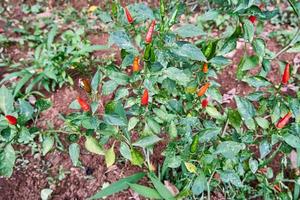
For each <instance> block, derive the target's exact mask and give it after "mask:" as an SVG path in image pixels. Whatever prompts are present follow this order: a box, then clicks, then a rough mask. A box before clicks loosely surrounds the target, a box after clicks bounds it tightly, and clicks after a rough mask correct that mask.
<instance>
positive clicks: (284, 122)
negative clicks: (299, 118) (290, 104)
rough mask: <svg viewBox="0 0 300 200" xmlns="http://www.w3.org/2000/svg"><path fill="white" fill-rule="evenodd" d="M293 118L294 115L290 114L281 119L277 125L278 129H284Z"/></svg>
mask: <svg viewBox="0 0 300 200" xmlns="http://www.w3.org/2000/svg"><path fill="white" fill-rule="evenodd" d="M291 117H292V113H291V112H288V113H287V114H286V115H285V116H284V117H283V118H281V119H280V120H279V121H278V122H277V124H276V127H277V128H283V127H284V126H285V125H286V124H287V123H288V122H289V120H290V118H291Z"/></svg>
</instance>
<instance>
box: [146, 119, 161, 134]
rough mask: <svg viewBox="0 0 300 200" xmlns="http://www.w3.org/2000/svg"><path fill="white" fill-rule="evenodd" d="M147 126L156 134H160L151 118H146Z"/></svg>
mask: <svg viewBox="0 0 300 200" xmlns="http://www.w3.org/2000/svg"><path fill="white" fill-rule="evenodd" d="M147 125H148V126H149V128H150V129H151V131H153V132H154V133H156V134H159V133H160V125H159V124H158V123H157V122H156V121H155V120H154V119H152V118H147Z"/></svg>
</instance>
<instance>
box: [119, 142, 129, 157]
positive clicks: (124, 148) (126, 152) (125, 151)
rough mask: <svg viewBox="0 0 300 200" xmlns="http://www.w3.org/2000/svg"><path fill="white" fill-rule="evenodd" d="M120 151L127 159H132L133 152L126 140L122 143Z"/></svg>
mask: <svg viewBox="0 0 300 200" xmlns="http://www.w3.org/2000/svg"><path fill="white" fill-rule="evenodd" d="M120 153H121V155H122V156H123V157H124V158H126V159H127V160H131V153H130V148H129V146H128V145H127V144H126V143H124V142H121V144H120Z"/></svg>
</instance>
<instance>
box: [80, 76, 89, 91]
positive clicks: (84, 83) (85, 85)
mask: <svg viewBox="0 0 300 200" xmlns="http://www.w3.org/2000/svg"><path fill="white" fill-rule="evenodd" d="M79 85H80V87H81V88H83V89H84V90H85V91H86V92H87V93H91V92H92V88H91V82H90V80H89V79H87V78H83V79H79Z"/></svg>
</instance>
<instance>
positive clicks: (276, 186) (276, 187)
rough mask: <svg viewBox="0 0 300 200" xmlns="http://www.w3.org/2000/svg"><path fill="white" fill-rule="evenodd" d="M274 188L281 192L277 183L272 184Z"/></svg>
mask: <svg viewBox="0 0 300 200" xmlns="http://www.w3.org/2000/svg"><path fill="white" fill-rule="evenodd" d="M274 189H275V190H276V191H277V192H281V188H280V186H279V185H278V184H276V185H274Z"/></svg>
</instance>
